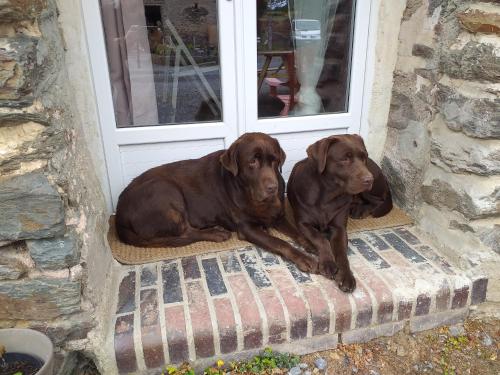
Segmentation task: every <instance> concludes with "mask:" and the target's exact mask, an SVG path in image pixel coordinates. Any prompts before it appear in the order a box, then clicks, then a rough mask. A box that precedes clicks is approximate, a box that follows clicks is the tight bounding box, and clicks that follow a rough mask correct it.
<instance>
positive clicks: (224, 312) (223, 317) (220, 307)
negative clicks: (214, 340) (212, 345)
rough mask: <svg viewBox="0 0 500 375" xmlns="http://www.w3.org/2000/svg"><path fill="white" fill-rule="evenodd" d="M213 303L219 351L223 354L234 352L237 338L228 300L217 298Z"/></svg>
mask: <svg viewBox="0 0 500 375" xmlns="http://www.w3.org/2000/svg"><path fill="white" fill-rule="evenodd" d="M213 303H214V308H215V315H216V317H217V325H218V326H219V338H220V351H221V352H222V353H224V354H225V353H231V352H234V351H235V350H236V349H237V348H238V337H237V335H236V321H235V320H234V312H233V307H232V306H231V302H230V301H229V299H228V298H217V299H214V300H213Z"/></svg>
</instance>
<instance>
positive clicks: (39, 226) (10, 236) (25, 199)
mask: <svg viewBox="0 0 500 375" xmlns="http://www.w3.org/2000/svg"><path fill="white" fill-rule="evenodd" d="M0 202H2V215H0V241H8V240H21V239H39V238H47V237H55V236H57V235H62V234H63V233H64V230H65V224H64V208H63V201H62V199H61V197H60V196H59V193H58V192H57V190H56V189H55V188H54V187H53V186H52V185H50V184H49V181H48V180H47V177H45V176H44V175H43V174H42V173H39V172H33V173H29V174H25V175H22V176H15V177H12V178H10V179H3V180H0Z"/></svg>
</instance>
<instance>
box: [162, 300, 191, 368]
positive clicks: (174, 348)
mask: <svg viewBox="0 0 500 375" xmlns="http://www.w3.org/2000/svg"><path fill="white" fill-rule="evenodd" d="M165 325H166V328H167V342H168V354H169V356H170V362H171V363H182V362H184V361H187V360H188V359H189V349H188V342H187V332H186V318H185V316H184V307H183V306H169V307H166V308H165Z"/></svg>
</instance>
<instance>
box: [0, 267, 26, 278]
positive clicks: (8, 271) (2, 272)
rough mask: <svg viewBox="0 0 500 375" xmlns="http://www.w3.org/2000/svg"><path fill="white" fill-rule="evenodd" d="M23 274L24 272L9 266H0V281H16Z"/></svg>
mask: <svg viewBox="0 0 500 375" xmlns="http://www.w3.org/2000/svg"><path fill="white" fill-rule="evenodd" d="M23 273H24V270H23V269H21V268H19V267H15V266H12V265H9V264H0V280H17V279H19V278H20V277H21V276H22V275H23Z"/></svg>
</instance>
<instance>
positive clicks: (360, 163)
mask: <svg viewBox="0 0 500 375" xmlns="http://www.w3.org/2000/svg"><path fill="white" fill-rule="evenodd" d="M307 156H308V157H307V159H304V160H302V161H299V162H298V163H297V164H295V166H294V168H293V170H292V173H291V175H290V179H289V180H288V188H287V192H288V200H289V201H290V204H291V206H292V208H293V214H294V217H295V222H296V224H297V229H298V230H299V232H300V233H301V234H302V235H303V236H304V238H305V240H307V241H309V243H310V245H312V247H313V248H314V249H315V250H316V251H317V252H318V255H319V272H320V273H321V274H322V275H324V276H326V277H329V278H332V279H335V280H336V281H337V283H338V285H339V288H340V289H341V290H342V291H344V292H352V291H353V290H354V289H355V288H356V281H355V279H354V276H353V274H352V272H351V269H350V267H349V261H348V259H347V246H348V245H347V219H348V217H349V215H351V216H353V217H365V216H367V215H369V214H372V213H376V214H381V213H383V212H385V213H387V212H388V211H390V208H392V200H391V196H390V191H389V190H388V185H387V182H385V178H384V176H383V175H382V173H381V171H380V169H379V168H378V166H377V165H376V164H375V163H374V162H373V161H370V159H368V153H367V152H366V148H365V145H364V143H363V139H362V138H361V137H360V136H358V135H338V136H332V137H328V138H324V139H321V140H319V141H318V142H316V143H314V144H312V145H311V146H309V147H308V149H307ZM375 167H376V168H375ZM374 176H375V177H376V182H375V183H374ZM372 187H373V188H374V191H373V194H372V193H371V191H372ZM385 188H387V190H385V192H386V193H385V194H383V191H384V189H385ZM372 195H373V196H372ZM379 196H380V197H381V198H380V199H379V198H378V197H379ZM381 202H382V203H381ZM303 241H304V239H302V242H303ZM308 248H311V246H308Z"/></svg>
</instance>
